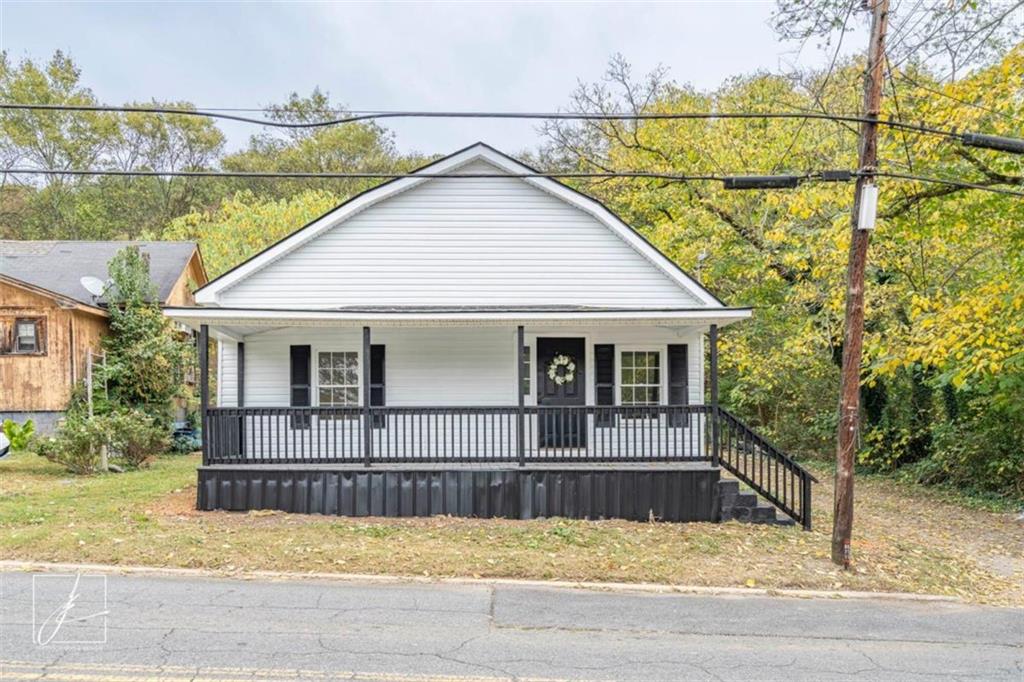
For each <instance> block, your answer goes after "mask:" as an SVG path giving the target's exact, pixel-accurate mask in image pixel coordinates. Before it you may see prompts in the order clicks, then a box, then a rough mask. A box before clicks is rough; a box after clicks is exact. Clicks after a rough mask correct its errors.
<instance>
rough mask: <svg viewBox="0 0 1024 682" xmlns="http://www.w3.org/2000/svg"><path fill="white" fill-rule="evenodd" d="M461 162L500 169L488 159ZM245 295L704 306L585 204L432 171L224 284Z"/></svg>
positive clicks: (504, 182)
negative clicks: (413, 184) (424, 178)
mask: <svg viewBox="0 0 1024 682" xmlns="http://www.w3.org/2000/svg"><path fill="white" fill-rule="evenodd" d="M462 170H464V171H465V172H499V171H498V170H497V169H496V168H495V167H493V166H491V165H489V164H486V163H484V162H482V161H477V162H476V163H474V164H471V165H469V166H466V167H464V169H462ZM220 304H221V305H224V306H239V307H271V308H273V307H281V308H296V307H300V308H302V307H305V308H313V307H335V306H358V305H374V306H380V305H515V304H519V305H543V304H576V305H593V306H612V307H614V306H622V307H665V306H676V307H689V306H694V307H696V306H701V305H702V304H701V303H699V302H698V301H697V299H696V298H695V297H694V296H693V294H691V293H689V292H688V291H685V290H684V289H683V288H682V287H681V286H680V285H679V284H677V283H676V282H674V281H673V280H672V279H670V278H669V277H668V275H666V274H665V273H664V272H663V271H662V270H661V269H659V268H658V267H657V266H655V265H654V264H653V263H652V262H650V261H649V260H647V258H645V257H644V256H642V255H641V254H640V253H639V252H637V251H636V250H634V249H633V248H632V247H631V246H630V245H628V244H627V243H626V242H625V241H624V240H623V239H622V238H621V237H619V236H618V235H617V234H615V233H614V232H612V231H611V230H610V229H609V228H608V227H606V226H605V225H604V224H602V223H601V222H599V221H598V220H597V219H596V218H594V217H593V216H591V215H590V214H589V213H586V212H585V211H583V210H581V209H579V208H576V207H574V206H571V205H569V204H567V203H566V202H564V201H562V200H561V199H559V198H556V197H554V196H552V195H550V194H548V193H547V192H545V191H543V190H541V189H538V188H537V187H534V186H532V185H530V184H528V183H526V182H524V181H522V180H520V179H516V178H508V177H500V176H497V177H495V178H494V179H490V178H483V179H471V180H454V179H437V180H430V181H428V182H425V183H422V184H420V185H418V186H416V187H414V188H413V189H410V190H408V191H406V192H404V193H402V194H399V195H396V196H394V197H391V198H389V199H387V200H384V201H381V202H380V203H377V204H374V205H372V206H370V207H369V208H367V209H366V210H364V211H362V212H361V213H358V214H356V215H354V216H352V217H350V218H349V219H348V220H345V221H344V222H342V223H340V224H339V225H337V226H335V227H333V228H331V229H330V230H328V231H327V232H325V233H323V234H322V235H320V236H319V237H317V238H315V239H313V240H312V241H311V242H309V243H307V244H304V245H302V246H300V247H298V248H297V249H296V250H294V251H292V252H290V253H288V254H287V255H285V256H283V257H282V258H280V259H279V260H277V261H276V262H273V263H270V264H269V265H267V266H265V267H264V268H263V269H262V270H259V271H257V272H255V273H254V274H252V275H250V276H249V277H247V278H245V279H243V280H241V281H240V282H238V283H237V284H235V285H234V286H232V287H231V288H228V289H227V290H226V291H224V292H223V293H222V294H221V296H220Z"/></svg>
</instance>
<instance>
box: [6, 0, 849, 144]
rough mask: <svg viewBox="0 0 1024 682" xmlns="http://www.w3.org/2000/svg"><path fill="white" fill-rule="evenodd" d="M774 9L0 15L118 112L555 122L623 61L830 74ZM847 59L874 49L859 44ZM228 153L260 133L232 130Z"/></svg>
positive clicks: (478, 133)
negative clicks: (191, 108) (772, 22)
mask: <svg viewBox="0 0 1024 682" xmlns="http://www.w3.org/2000/svg"><path fill="white" fill-rule="evenodd" d="M772 8H773V3H772V2H761V1H748V2H663V3H639V2H628V3H610V2H594V3H583V2H561V3H540V2H535V3H525V2H521V3H498V2H482V3H479V4H472V3H438V4H427V3H405V2H402V3H400V2H395V3H350V2H303V3H299V2H295V3H257V2H214V1H212V0H207V1H205V2H165V3H161V2H76V3H57V2H51V3H47V2H40V1H38V0H36V1H34V2H21V1H14V0H0V48H2V49H3V50H5V51H6V52H7V53H8V55H9V57H10V58H11V59H13V60H15V61H17V60H20V59H22V58H25V57H29V58H32V59H35V60H45V59H47V58H48V57H49V56H50V55H51V54H52V53H53V51H54V50H57V49H60V50H63V51H65V52H66V53H68V54H70V55H71V56H72V57H73V58H74V60H75V62H76V63H77V64H78V65H79V67H81V69H82V72H83V74H82V75H83V81H84V83H85V84H86V85H88V86H89V87H90V88H92V90H93V92H94V93H95V94H96V96H97V98H98V99H99V100H100V101H102V102H104V103H110V104H123V103H125V102H127V101H132V100H137V101H146V100H150V99H152V98H157V99H161V100H188V101H191V102H193V103H195V104H196V105H197V106H199V107H259V106H264V105H267V104H270V103H274V102H281V101H283V100H284V99H286V97H287V95H288V94H289V93H290V92H293V91H297V92H299V93H300V94H303V93H309V92H310V91H311V90H312V89H313V88H314V87H315V86H320V87H321V88H322V89H324V90H326V91H328V92H330V94H331V96H332V99H333V100H334V101H335V102H337V103H340V104H343V105H345V106H348V107H349V108H351V109H445V110H451V109H464V110H469V109H473V110H555V109H558V108H560V107H564V106H565V105H566V104H567V102H568V98H569V94H570V93H571V91H572V90H573V88H574V87H575V85H576V83H577V81H578V80H583V81H587V82H590V81H594V80H597V79H599V78H600V77H601V75H602V73H603V71H604V69H605V67H606V65H607V62H608V59H609V57H610V56H611V55H613V54H614V53H616V52H619V53H622V54H623V55H624V56H625V57H626V58H627V59H628V60H629V61H630V62H631V63H632V64H633V65H634V67H635V70H636V73H638V74H639V73H643V72H646V71H648V70H650V69H652V68H654V67H656V66H657V65H658V64H664V65H665V66H667V67H668V68H669V69H670V73H671V74H672V76H673V78H675V79H676V80H677V81H679V82H688V83H691V84H693V85H695V86H696V87H698V88H701V89H711V88H714V87H716V86H717V85H719V84H720V83H721V82H722V81H723V80H724V79H725V78H727V77H729V76H732V75H738V74H744V73H750V72H752V71H756V70H767V71H780V70H785V69H787V68H788V67H789V66H791V65H792V64H793V63H794V61H796V60H798V59H799V62H800V63H801V64H805V65H806V64H818V65H820V64H825V63H827V61H828V59H829V58H830V56H831V55H830V54H824V53H822V52H821V51H818V50H817V49H815V48H814V46H811V47H809V48H806V49H805V50H804V52H803V53H802V54H800V55H797V54H795V52H794V50H795V46H794V45H792V44H782V43H779V42H778V40H777V39H776V37H775V35H774V34H773V32H772V30H771V28H770V26H769V22H768V20H769V17H770V14H771V11H772ZM846 43H847V45H848V46H849V47H850V49H858V48H859V47H860V46H862V45H863V43H864V40H863V39H862V38H861V37H860V36H859V35H856V36H853V37H848V38H847V41H846ZM386 125H387V126H388V127H389V128H391V129H392V130H394V131H395V133H396V136H397V137H396V141H397V143H398V146H399V148H400V149H402V150H405V151H412V150H417V151H421V152H424V153H443V152H448V151H451V150H453V149H456V148H458V147H461V146H464V145H466V144H468V143H471V142H474V141H476V140H478V139H481V140H484V141H486V142H490V143H491V144H493V145H495V146H497V147H499V148H502V149H505V150H507V151H510V152H516V151H519V150H522V149H527V148H533V147H535V146H536V144H537V141H538V136H537V134H536V132H535V126H536V122H529V121H524V122H507V121H505V122H486V121H470V120H459V121H454V122H451V121H405V122H399V121H390V122H388V123H387V124H386ZM221 128H222V129H223V130H224V131H225V132H226V133H227V134H228V136H229V146H230V147H231V148H237V147H239V146H241V145H244V144H245V141H246V139H247V135H248V134H249V133H250V132H252V129H251V128H250V127H246V126H242V125H229V124H221Z"/></svg>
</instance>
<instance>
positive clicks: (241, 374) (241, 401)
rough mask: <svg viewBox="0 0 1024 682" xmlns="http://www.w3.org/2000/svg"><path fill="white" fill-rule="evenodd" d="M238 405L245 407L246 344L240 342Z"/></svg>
mask: <svg viewBox="0 0 1024 682" xmlns="http://www.w3.org/2000/svg"><path fill="white" fill-rule="evenodd" d="M237 388H238V398H237V402H236V404H237V405H238V407H245V344H244V343H242V342H241V341H239V342H238V386H237Z"/></svg>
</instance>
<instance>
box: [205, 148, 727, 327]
mask: <svg viewBox="0 0 1024 682" xmlns="http://www.w3.org/2000/svg"><path fill="white" fill-rule="evenodd" d="M474 161H485V162H487V163H488V164H490V165H492V166H494V167H495V168H496V169H497V170H498V171H499V173H497V174H498V175H500V174H501V172H502V171H503V172H504V173H508V174H521V173H539V172H541V171H538V170H536V169H534V168H531V167H530V166H527V165H526V164H524V163H522V162H520V161H517V160H516V159H513V158H512V157H510V156H508V155H507V154H504V153H502V152H500V151H498V150H497V149H494V148H493V147H491V146H489V145H487V144H484V143H483V142H478V143H476V144H473V145H471V146H469V147H466V148H464V149H461V150H459V151H457V152H455V153H453V154H450V155H448V156H446V157H444V158H441V159H438V160H437V161H434V162H432V163H429V164H426V165H424V166H422V167H420V168H418V169H416V170H415V171H413V173H414V174H416V175H422V176H423V177H403V178H395V179H392V180H390V181H388V182H385V183H383V184H380V185H378V186H376V187H374V188H372V189H369V190H366V191H365V192H362V193H361V194H357V195H356V196H354V197H352V198H351V199H349V200H347V201H345V202H344V203H342V204H340V205H339V206H337V207H335V208H334V209H332V210H330V211H328V212H327V213H325V214H324V215H322V216H320V217H319V218H316V219H315V220H313V221H312V222H310V223H307V224H306V225H305V226H303V227H302V228H300V229H298V230H296V231H295V232H292V233H291V234H290V235H288V236H286V237H284V238H283V239H281V240H280V241H278V242H276V243H274V244H272V245H271V246H269V247H267V248H266V249H264V250H263V251H261V252H259V253H257V254H256V255H254V256H252V257H250V258H249V259H247V260H245V261H243V262H242V263H240V264H238V265H236V266H235V267H234V268H232V269H231V270H228V271H227V272H225V273H224V274H222V275H220V276H219V277H217V278H215V279H213V280H211V281H210V282H209V283H207V284H206V285H205V286H203V287H201V288H199V289H198V290H197V291H196V293H195V299H196V302H197V303H200V304H203V303H212V304H216V303H217V295H218V294H219V293H221V292H223V291H225V290H227V289H229V288H230V287H232V286H234V285H235V284H237V283H239V282H241V281H242V280H244V279H245V278H247V277H249V276H250V275H252V274H254V273H256V272H258V271H259V270H261V269H263V268H264V267H266V266H267V265H269V264H271V263H273V262H275V261H276V260H278V259H280V258H282V257H283V256H285V255H287V254H288V253H291V252H292V251H294V250H295V249H297V248H298V247H300V246H302V245H303V244H306V243H308V242H309V241H310V240H312V239H314V238H316V237H317V236H319V235H321V234H323V233H324V232H325V231H327V230H329V229H331V228H332V227H334V226H336V225H338V224H339V223H341V222H343V221H344V220H346V219H348V218H350V217H351V216H353V215H355V214H357V213H359V212H361V211H363V210H365V209H367V208H369V207H370V206H373V205H374V204H376V203H378V202H380V201H383V200H385V199H387V198H389V197H392V196H395V195H397V194H399V193H401V192H405V191H407V190H409V189H412V188H413V187H417V186H419V185H421V184H422V183H425V182H428V181H430V180H431V176H432V175H436V174H443V173H457V172H458V171H459V169H460V168H462V167H463V166H466V165H467V164H470V163H472V162H474ZM521 180H522V182H525V183H527V184H529V185H531V186H534V187H536V188H538V189H541V190H543V191H545V192H547V193H549V194H551V195H553V196H555V197H556V198H559V199H561V200H562V201H564V202H566V203H568V204H570V205H572V206H575V207H576V208H578V209H580V210H582V211H584V212H585V213H588V214H589V215H591V216H592V217H593V218H595V219H597V220H598V221H599V222H601V223H602V224H604V225H605V226H606V227H607V228H609V229H610V230H611V231H612V232H613V233H615V234H617V235H618V236H619V237H620V238H621V239H622V240H623V241H624V242H626V244H628V245H629V246H630V247H632V248H633V249H634V250H635V251H636V252H637V253H639V254H640V255H641V256H643V257H644V258H646V259H647V260H648V261H650V262H651V263H652V264H653V265H654V266H655V267H656V268H658V269H659V270H661V271H662V272H663V273H664V274H665V275H667V276H668V277H669V278H670V279H671V280H673V281H674V282H675V283H676V284H677V285H678V286H679V287H680V288H682V289H683V290H684V291H686V292H688V293H689V294H691V295H692V296H693V297H694V298H696V300H697V301H699V302H701V303H702V304H703V305H705V306H708V307H724V304H723V303H722V301H720V300H719V299H718V298H717V297H716V296H715V295H714V294H712V293H711V292H710V291H708V290H707V289H706V288H705V287H704V286H702V285H701V284H700V283H699V282H697V280H696V279H694V278H693V277H691V276H690V275H689V274H688V273H686V272H684V271H683V270H682V269H681V268H680V267H679V266H678V265H677V264H676V263H675V262H674V261H672V260H671V259H670V258H668V257H667V256H665V255H664V254H663V253H661V252H660V251H659V250H658V249H657V248H655V247H654V246H653V245H652V244H651V243H650V242H649V241H647V239H645V238H644V237H643V235H641V234H640V233H639V232H637V231H636V230H634V229H633V228H632V227H631V226H629V225H628V224H626V223H625V222H624V221H623V220H622V219H621V218H619V217H618V216H616V215H615V214H614V213H612V212H611V211H610V210H609V209H608V208H607V207H606V206H604V205H603V204H601V203H600V202H599V201H597V200H595V199H593V198H592V197H589V196H587V195H586V194H583V193H582V192H579V191H578V190H575V189H573V188H571V187H569V186H568V185H565V184H563V183H561V182H558V181H556V180H554V179H552V178H549V177H529V178H521Z"/></svg>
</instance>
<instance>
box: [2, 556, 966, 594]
mask: <svg viewBox="0 0 1024 682" xmlns="http://www.w3.org/2000/svg"><path fill="white" fill-rule="evenodd" d="M30 571H38V572H56V571H74V572H78V571H83V572H84V571H90V572H94V573H110V574H119V575H151V576H166V577H172V578H175V577H176V578H214V579H221V580H225V579H226V580H270V581H287V580H316V581H326V582H340V583H370V584H393V585H401V584H413V585H477V586H488V587H496V586H502V587H532V588H540V589H563V590H589V591H594V592H621V593H629V592H634V593H643V594H683V595H686V594H689V595H706V596H726V597H784V598H793V599H884V600H890V601H917V602H943V603H961V602H962V601H963V600H961V599H960V598H959V597H948V596H945V595H938V594H915V593H912V592H858V591H854V590H802V589H784V588H777V589H776V588H766V587H710V586H705V585H671V584H661V583H617V582H578V581H571V580H518V579H515V578H450V577H440V576H439V577H427V576H415V575H413V576H404V575H374V574H368V573H315V572H310V573H288V572H284V571H241V572H227V571H217V570H213V569H205V568H164V567H158V566H116V565H109V564H68V563H49V562H44V561H0V573H4V572H8V573H10V572H30Z"/></svg>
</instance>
